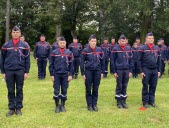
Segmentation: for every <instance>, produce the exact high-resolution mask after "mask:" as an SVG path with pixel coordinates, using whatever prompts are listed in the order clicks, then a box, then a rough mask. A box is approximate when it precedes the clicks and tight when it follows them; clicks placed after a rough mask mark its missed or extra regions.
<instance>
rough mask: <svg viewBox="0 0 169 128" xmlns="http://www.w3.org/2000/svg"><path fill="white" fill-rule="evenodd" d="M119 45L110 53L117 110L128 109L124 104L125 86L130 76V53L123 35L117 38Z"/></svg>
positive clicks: (131, 65)
mask: <svg viewBox="0 0 169 128" xmlns="http://www.w3.org/2000/svg"><path fill="white" fill-rule="evenodd" d="M118 42H119V44H117V45H116V46H115V47H114V48H113V50H112V51H111V55H110V61H111V74H114V77H115V78H116V83H117V85H116V96H115V99H116V100H117V107H118V108H126V109H127V108H128V105H127V104H126V99H127V93H126V91H127V86H128V82H129V78H130V77H131V76H132V68H133V62H132V52H131V49H130V48H129V47H127V46H126V44H127V41H126V37H125V36H124V35H121V36H120V38H119V41H118Z"/></svg>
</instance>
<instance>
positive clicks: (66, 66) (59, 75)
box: [49, 37, 73, 113]
mask: <svg viewBox="0 0 169 128" xmlns="http://www.w3.org/2000/svg"><path fill="white" fill-rule="evenodd" d="M58 45H59V48H58V49H56V50H53V51H52V52H51V54H50V59H49V72H50V76H51V79H52V81H53V82H54V96H53V98H54V100H55V104H56V110H55V112H56V113H59V112H65V111H66V109H65V101H66V100H67V88H68V82H70V81H71V80H72V75H73V53H72V52H71V51H70V50H69V49H66V40H65V38H64V37H60V38H59V41H58ZM60 88H61V91H60ZM60 99H61V105H60V103H59V101H60Z"/></svg>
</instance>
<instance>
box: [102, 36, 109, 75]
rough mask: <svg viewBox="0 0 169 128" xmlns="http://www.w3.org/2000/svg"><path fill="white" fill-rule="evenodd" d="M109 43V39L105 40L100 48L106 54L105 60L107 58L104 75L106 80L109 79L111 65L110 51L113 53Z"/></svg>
mask: <svg viewBox="0 0 169 128" xmlns="http://www.w3.org/2000/svg"><path fill="white" fill-rule="evenodd" d="M108 42H109V39H108V38H104V39H103V43H102V44H101V45H100V48H101V49H102V50H103V52H104V58H105V73H104V78H107V74H108V65H109V59H110V51H111V47H110V44H109V43H108Z"/></svg>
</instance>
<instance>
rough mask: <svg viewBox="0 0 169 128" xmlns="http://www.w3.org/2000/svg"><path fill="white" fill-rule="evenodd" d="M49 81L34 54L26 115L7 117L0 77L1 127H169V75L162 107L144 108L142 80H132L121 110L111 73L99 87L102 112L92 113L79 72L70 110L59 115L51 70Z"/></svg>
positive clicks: (160, 91)
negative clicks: (43, 77)
mask: <svg viewBox="0 0 169 128" xmlns="http://www.w3.org/2000/svg"><path fill="white" fill-rule="evenodd" d="M167 68H168V66H167ZM47 74H48V75H47V78H46V80H43V81H39V80H38V79H37V65H36V62H35V60H34V59H33V57H32V56H31V70H30V73H29V77H28V79H27V80H26V81H25V85H24V102H23V104H24V108H23V109H22V112H23V115H22V116H20V117H18V116H16V115H14V116H12V117H6V113H7V111H8V108H7V104H8V101H7V89H6V84H5V82H4V81H2V77H0V128H147V127H148V128H155V127H156V128H168V127H169V117H168V115H169V100H168V99H169V83H168V82H169V76H168V75H165V76H163V78H162V79H160V80H159V82H158V87H157V91H156V104H157V105H158V108H149V109H147V110H146V111H140V110H139V107H141V106H142V104H141V88H142V84H141V79H140V78H139V79H132V78H131V79H130V82H129V85H128V91H127V92H128V99H127V103H128V105H129V109H128V110H125V109H120V110H119V109H117V107H116V101H115V99H114V96H115V85H116V83H115V79H114V78H113V76H111V75H108V78H107V79H103V80H102V81H101V84H100V88H99V100H98V108H99V111H98V112H88V111H87V109H86V101H85V86H84V81H83V80H82V78H81V77H80V75H79V78H78V79H77V80H73V81H71V83H70V85H69V88H68V100H67V102H66V109H67V112H66V113H59V114H56V113H55V112H54V110H55V105H54V101H53V99H52V97H53V84H52V82H51V80H50V77H49V72H48V70H47Z"/></svg>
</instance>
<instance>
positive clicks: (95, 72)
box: [80, 35, 105, 111]
mask: <svg viewBox="0 0 169 128" xmlns="http://www.w3.org/2000/svg"><path fill="white" fill-rule="evenodd" d="M96 44H97V39H96V36H95V35H91V36H90V37H89V46H88V47H86V48H85V49H84V50H83V51H82V54H81V66H80V68H81V74H82V76H83V79H84V81H85V86H86V102H87V108H88V110H89V111H93V110H94V111H98V108H97V101H98V89H99V85H100V80H101V78H102V77H103V74H104V70H105V67H104V65H105V60H104V52H103V50H102V49H101V48H100V47H97V46H96Z"/></svg>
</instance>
